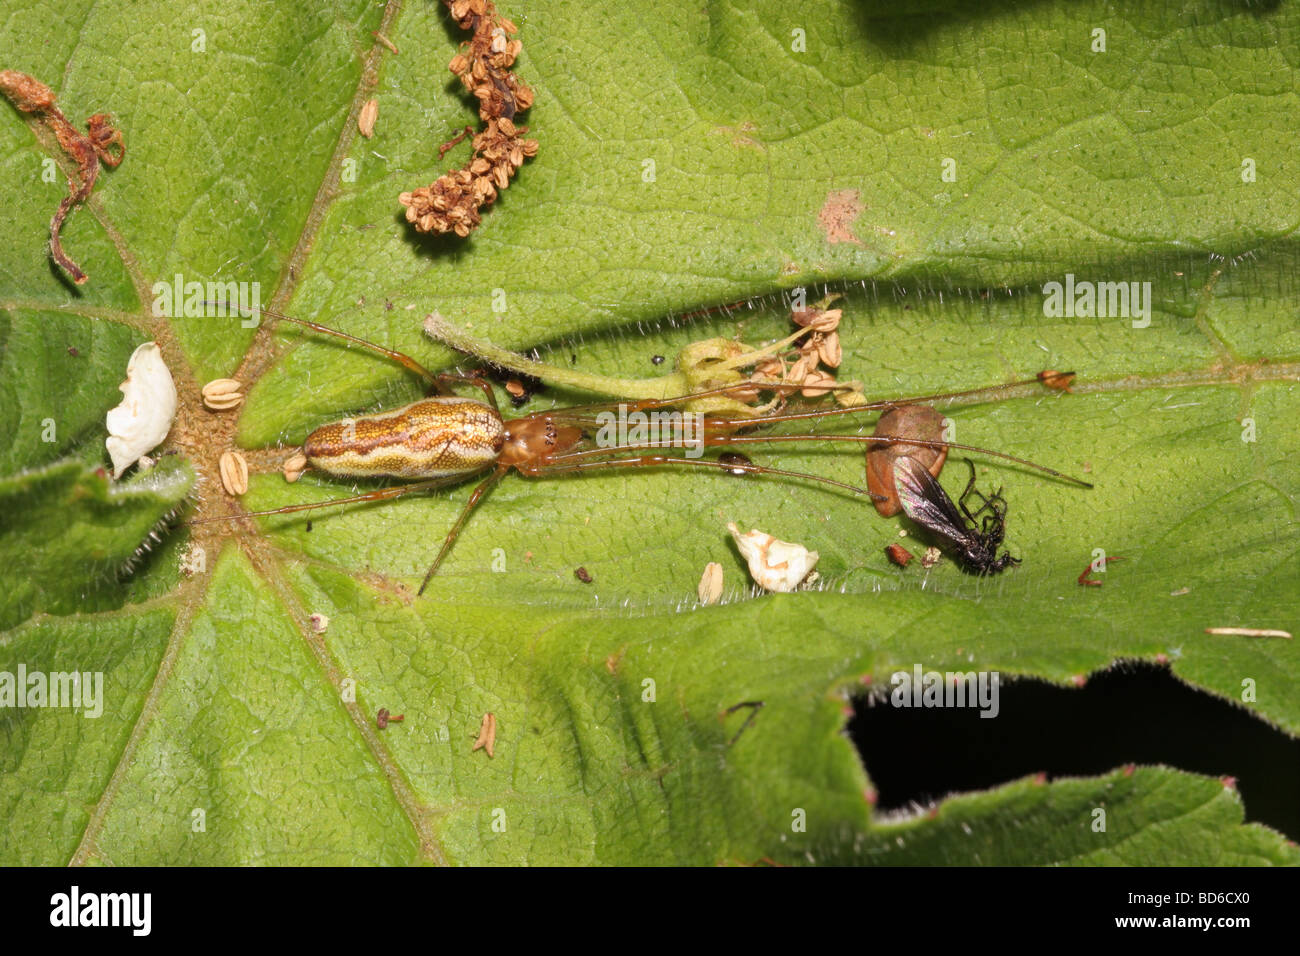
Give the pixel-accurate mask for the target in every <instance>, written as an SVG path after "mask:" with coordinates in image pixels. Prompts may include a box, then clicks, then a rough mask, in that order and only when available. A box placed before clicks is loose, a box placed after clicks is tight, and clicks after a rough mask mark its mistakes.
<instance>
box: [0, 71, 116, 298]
mask: <svg viewBox="0 0 1300 956" xmlns="http://www.w3.org/2000/svg"><path fill="white" fill-rule="evenodd" d="M0 92H2V93H4V94H5V96H7V97H9V100H10V102H12V103H13V104H14V106H15V107H16V108H17V109H18V111H19V112H22V113H31V114H33V115H39V116H40V117H41V121H42V122H43V123H44V124H45V125H46V126H47V127H48V128H49V130H50V131H51V132H52V133H53V134H54V137H55V139H56V140H58V143H59V148H60V149H62V150H63V151H64V152H65V153H67V154H68V156H69V157H71V158H72V160H73V161H74V162H75V163H76V164H77V176H76V179H73V178H71V177H70V178H69V179H68V195H67V196H65V197H64V198H63V201H62V202H60V203H59V208H58V209H57V210H55V212H54V218H53V219H51V220H50V255H51V256H52V257H53V259H54V261H55V262H57V263H58V264H59V266H60V267H61V268H62V269H63V270H64V271H65V272H67V273H68V275H70V276H72V280H73V281H74V282H76V283H77V285H81V284H82V283H83V282H85V281H86V280H87V279H88V278H89V276H87V275H86V273H84V272H82V271H81V267H80V266H78V265H77V264H76V263H75V262H73V261H72V260H71V259H70V258H68V256H67V254H66V253H65V252H64V251H63V243H62V242H61V241H60V239H59V231H60V230H61V229H62V228H63V221H64V220H65V219H66V218H67V217H68V213H69V212H71V211H72V209H73V208H74V207H76V206H79V205H81V204H82V203H83V202H85V201H86V199H87V197H89V196H90V193H91V190H93V189H94V188H95V179H96V178H97V177H98V176H99V164H100V162H103V163H104V164H105V165H106V166H109V167H114V166H117V165H118V164H119V163H120V162H122V160H123V158H124V157H125V156H126V144H125V143H123V142H122V133H121V132H120V131H119V130H117V129H116V128H115V127H114V126H113V124H112V122H111V121H110V118H109V116H108V115H107V114H106V113H96V114H95V115H94V116H92V117H90V119H88V120H86V133H84V134H83V133H81V132H80V131H79V130H78V129H77V128H76V127H75V126H73V125H72V124H71V123H69V122H68V120H67V118H66V117H65V116H64V115H63V113H62V112H61V111H60V110H59V108H58V106H56V105H55V97H54V92H53V91H52V90H51V89H50V88H49V87H48V86H46V85H45V84H44V83H42V82H41V81H40V80H37V79H35V78H34V77H30V76H28V75H27V74H26V73H19V72H18V71H17V70H0Z"/></svg>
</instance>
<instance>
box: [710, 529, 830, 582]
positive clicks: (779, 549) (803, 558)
mask: <svg viewBox="0 0 1300 956" xmlns="http://www.w3.org/2000/svg"><path fill="white" fill-rule="evenodd" d="M727 530H728V531H730V532H731V536H732V537H733V538H735V539H736V547H737V548H739V549H740V556H741V557H742V558H744V559H745V560H746V561H747V562H748V563H749V574H750V576H751V577H752V578H753V579H754V580H755V581H756V582H757V583H758V586H759V587H761V588H763V589H764V590H765V591H793V590H794V589H795V588H797V587H798V586H799V585H800V583H802V582H803V580H804V578H806V577H808V574H809V572H811V571H812V569H813V568H814V567H816V566H817V560H818V558H820V557H821V555H819V554H818V553H817V552H816V551H809V550H808V549H807V548H805V547H804V546H803V545H801V544H791V543H790V542H789V541H781V540H779V539H777V538H774V537H772V536H771V535H770V534H764V533H763V532H762V531H758V530H754V531H749V532H746V533H744V534H742V533H741V531H740V529H739V528H737V527H736V523H735V522H734V521H732V522H728V524H727Z"/></svg>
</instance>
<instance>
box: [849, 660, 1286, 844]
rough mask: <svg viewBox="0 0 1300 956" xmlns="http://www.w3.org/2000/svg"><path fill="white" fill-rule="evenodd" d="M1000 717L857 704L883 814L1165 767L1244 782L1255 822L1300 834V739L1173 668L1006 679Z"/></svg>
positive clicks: (1136, 666)
mask: <svg viewBox="0 0 1300 956" xmlns="http://www.w3.org/2000/svg"><path fill="white" fill-rule="evenodd" d="M999 699H1000V705H1001V710H1000V712H999V714H998V716H997V718H995V719H991V720H990V719H986V718H981V717H980V716H979V711H978V710H976V709H971V708H967V709H958V708H943V707H938V708H916V707H893V706H891V705H890V704H888V703H887V702H882V701H880V700H877V701H876V702H875V704H874V705H871V706H868V705H867V702H866V700H865V699H858V700H855V701H854V711H855V713H854V716H853V718H852V719H851V720H850V721H849V733H850V735H851V736H852V739H853V743H854V745H855V746H856V747H857V748H858V753H860V754H861V755H862V760H863V763H864V764H865V765H866V768H867V773H868V774H870V776H871V782H872V783H873V784H874V785H875V787H876V791H877V797H878V802H877V805H876V808H877V810H893V809H899V808H902V807H906V806H908V805H909V804H910V803H912V802H913V801H915V802H917V803H922V804H924V803H928V802H931V801H936V800H938V799H940V798H942V797H943V796H945V795H946V794H950V793H956V792H961V791H966V790H984V789H987V788H989V787H993V786H997V785H998V784H1002V783H1007V782H1008V781H1011V780H1015V779H1018V778H1020V777H1024V776H1027V775H1029V774H1033V773H1038V772H1040V771H1046V772H1047V774H1048V776H1049V778H1051V777H1057V776H1088V775H1092V774H1101V773H1106V772H1107V771H1110V770H1113V769H1115V768H1116V767H1121V766H1123V765H1124V764H1128V763H1136V764H1164V765H1166V766H1169V767H1176V768H1178V769H1179V770H1187V771H1191V772H1193V773H1201V774H1205V775H1207V776H1213V777H1222V776H1232V777H1236V778H1237V788H1238V790H1239V791H1240V793H1241V796H1242V800H1243V801H1244V802H1245V804H1246V819H1247V820H1249V821H1253V822H1256V823H1263V824H1265V825H1267V826H1270V827H1273V828H1274V829H1276V830H1280V831H1281V832H1282V833H1284V834H1286V835H1287V836H1288V837H1290V838H1291V839H1292V840H1300V740H1295V739H1292V738H1290V737H1288V736H1287V735H1286V734H1284V733H1282V732H1281V731H1279V730H1275V729H1274V728H1272V727H1270V726H1269V725H1268V724H1266V723H1264V722H1263V721H1261V720H1259V719H1257V718H1255V717H1253V716H1251V715H1250V714H1249V713H1248V712H1247V711H1245V710H1243V709H1241V708H1239V707H1234V706H1233V705H1231V704H1229V703H1227V702H1225V701H1223V700H1220V699H1218V698H1215V697H1211V696H1210V695H1208V694H1204V693H1201V692H1200V691H1197V690H1194V689H1192V688H1191V687H1189V686H1187V685H1186V684H1183V683H1181V682H1180V681H1178V680H1177V679H1176V678H1174V677H1173V676H1172V674H1170V672H1169V670H1168V669H1167V668H1165V667H1158V666H1155V665H1152V664H1146V663H1134V662H1128V663H1124V664H1121V665H1118V666H1116V667H1115V668H1112V669H1111V670H1108V671H1104V672H1102V673H1098V674H1093V675H1091V676H1090V677H1089V678H1088V683H1087V685H1086V686H1084V687H1083V688H1066V687H1058V686H1055V685H1052V684H1046V683H1042V682H1040V681H1035V680H1014V681H1007V680H1005V679H1004V680H1003V683H1002V685H1001V688H1000V690H999Z"/></svg>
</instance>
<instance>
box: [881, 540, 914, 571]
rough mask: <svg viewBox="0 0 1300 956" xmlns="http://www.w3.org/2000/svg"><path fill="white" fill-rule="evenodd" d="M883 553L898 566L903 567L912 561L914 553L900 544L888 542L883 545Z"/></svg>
mask: <svg viewBox="0 0 1300 956" xmlns="http://www.w3.org/2000/svg"><path fill="white" fill-rule="evenodd" d="M885 554H886V555H887V556H888V557H889V560H890V561H893V562H894V563H895V564H896V565H898V566H899V567H900V568H905V567H907V566H908V565H909V564H911V562H912V558H913V557H914V555H913V554H912V552H911V551H908V550H907V549H906V548H905V547H903V546H902V545H901V544H890V545H886V546H885Z"/></svg>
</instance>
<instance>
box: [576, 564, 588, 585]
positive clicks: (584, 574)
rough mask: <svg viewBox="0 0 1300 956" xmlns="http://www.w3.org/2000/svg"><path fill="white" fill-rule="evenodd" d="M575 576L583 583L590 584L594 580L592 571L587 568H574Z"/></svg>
mask: <svg viewBox="0 0 1300 956" xmlns="http://www.w3.org/2000/svg"><path fill="white" fill-rule="evenodd" d="M573 576H574V577H575V578H577V579H578V580H579V581H581V582H582V583H583V584H590V583H591V580H592V578H591V572H590V571H588V570H587V569H586V568H574V569H573Z"/></svg>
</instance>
